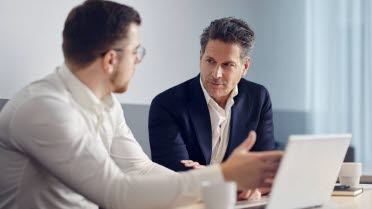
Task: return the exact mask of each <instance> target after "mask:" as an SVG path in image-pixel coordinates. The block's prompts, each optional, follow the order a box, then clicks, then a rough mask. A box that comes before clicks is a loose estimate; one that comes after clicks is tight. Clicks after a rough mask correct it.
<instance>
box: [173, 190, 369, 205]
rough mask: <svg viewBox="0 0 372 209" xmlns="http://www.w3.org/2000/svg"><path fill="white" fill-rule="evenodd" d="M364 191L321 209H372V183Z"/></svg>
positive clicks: (339, 198) (336, 198)
mask: <svg viewBox="0 0 372 209" xmlns="http://www.w3.org/2000/svg"><path fill="white" fill-rule="evenodd" d="M361 187H362V188H363V193H362V194H360V195H358V196H355V197H349V196H332V197H331V200H330V201H329V202H328V203H326V204H325V205H324V206H323V207H320V208H319V209H372V184H362V185H361ZM177 209H205V208H204V205H203V203H196V204H192V205H188V206H184V207H180V208H177Z"/></svg>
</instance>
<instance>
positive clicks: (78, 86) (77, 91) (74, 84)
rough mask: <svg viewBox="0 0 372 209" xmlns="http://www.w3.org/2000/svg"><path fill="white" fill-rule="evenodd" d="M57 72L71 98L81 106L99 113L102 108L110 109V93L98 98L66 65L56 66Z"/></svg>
mask: <svg viewBox="0 0 372 209" xmlns="http://www.w3.org/2000/svg"><path fill="white" fill-rule="evenodd" d="M57 74H58V75H59V76H60V77H61V79H62V81H63V82H64V83H65V85H66V87H67V89H68V91H69V92H70V93H71V95H72V97H73V99H74V100H75V101H76V102H77V103H78V104H80V105H81V106H82V107H83V108H85V109H87V110H89V111H92V112H94V113H100V112H102V111H103V110H106V111H110V110H111V109H112V108H113V106H114V102H113V95H112V93H110V94H109V95H107V96H106V97H104V98H103V99H102V100H100V99H99V98H98V97H97V96H96V95H95V94H94V93H93V92H92V91H91V90H90V89H89V88H88V87H87V86H86V85H85V84H84V83H83V82H81V81H80V80H79V79H78V78H77V77H76V76H75V75H74V74H73V73H72V72H71V70H70V69H69V68H68V67H67V66H66V64H62V65H61V66H60V67H58V68H57Z"/></svg>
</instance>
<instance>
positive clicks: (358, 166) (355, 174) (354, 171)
mask: <svg viewBox="0 0 372 209" xmlns="http://www.w3.org/2000/svg"><path fill="white" fill-rule="evenodd" d="M361 175H362V163H343V164H342V167H341V170H340V175H339V180H340V184H341V185H346V186H350V187H351V188H356V187H358V186H359V181H360V176H361Z"/></svg>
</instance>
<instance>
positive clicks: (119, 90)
mask: <svg viewBox="0 0 372 209" xmlns="http://www.w3.org/2000/svg"><path fill="white" fill-rule="evenodd" d="M127 90H128V85H124V86H118V87H116V88H115V90H114V93H116V94H122V93H125V92H126V91H127Z"/></svg>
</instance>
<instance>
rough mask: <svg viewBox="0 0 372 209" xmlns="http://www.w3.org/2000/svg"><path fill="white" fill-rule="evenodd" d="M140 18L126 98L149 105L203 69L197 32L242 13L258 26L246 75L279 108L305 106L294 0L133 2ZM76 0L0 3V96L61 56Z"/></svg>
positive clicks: (299, 11)
mask: <svg viewBox="0 0 372 209" xmlns="http://www.w3.org/2000/svg"><path fill="white" fill-rule="evenodd" d="M122 2H124V3H127V4H129V5H131V6H133V7H135V8H136V9H137V10H138V11H139V12H140V14H141V16H142V19H143V25H142V26H143V27H142V40H143V45H144V46H145V47H146V49H147V52H148V53H147V55H146V57H145V59H144V61H143V63H141V64H140V65H139V66H138V67H137V71H136V74H135V76H134V78H133V80H132V81H131V84H130V88H129V91H128V92H127V93H126V94H125V95H120V96H119V99H120V101H121V102H122V103H132V104H149V103H150V102H151V100H152V98H153V97H154V96H155V95H156V94H158V93H160V92H161V91H163V90H165V89H167V88H169V87H171V86H174V85H176V84H178V83H180V82H182V81H185V80H186V79H189V78H192V77H194V76H195V75H197V73H198V72H199V67H198V59H199V49H200V47H199V36H200V34H201V32H202V30H203V28H205V27H206V26H207V25H208V24H209V23H210V21H212V20H213V19H216V18H220V17H225V16H235V17H238V18H242V19H245V20H246V21H247V22H248V23H249V24H250V25H251V26H252V28H253V29H254V30H255V32H256V44H255V49H254V53H253V57H252V58H253V63H252V66H251V69H250V71H249V73H248V75H247V78H248V79H250V80H253V81H256V82H258V83H262V84H264V85H265V86H266V87H267V88H268V89H269V91H270V93H271V96H272V100H273V105H274V109H280V110H294V111H304V110H306V104H305V102H306V101H305V92H306V89H305V88H306V82H305V59H304V57H305V50H304V46H305V42H304V40H305V32H304V24H305V12H304V11H305V9H304V5H305V3H304V1H303V0H300V1H293V0H250V1H245V0H235V1H227V0H218V1H214V0H205V1H198V0H178V1H172V0H157V1H145V0H131V1H122ZM77 3H78V2H77V1H74V0H64V1H58V0H53V1H42V0H35V1H22V2H18V1H12V0H2V1H0V32H1V35H0V46H1V47H0V54H1V56H0V64H1V68H0V98H11V97H12V95H14V93H15V92H16V91H17V90H18V89H20V88H21V87H23V86H24V85H26V84H27V83H30V82H31V81H33V80H35V79H38V78H41V77H42V76H43V75H45V74H48V73H49V72H51V71H52V70H53V69H54V67H55V66H57V65H59V64H60V63H62V62H63V57H62V53H61V39H62V38H61V33H62V29H63V22H64V20H65V18H66V16H67V14H68V12H69V11H70V10H71V8H72V7H73V6H75V5H76V4H77Z"/></svg>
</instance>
